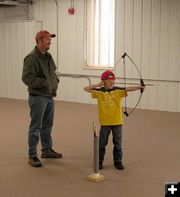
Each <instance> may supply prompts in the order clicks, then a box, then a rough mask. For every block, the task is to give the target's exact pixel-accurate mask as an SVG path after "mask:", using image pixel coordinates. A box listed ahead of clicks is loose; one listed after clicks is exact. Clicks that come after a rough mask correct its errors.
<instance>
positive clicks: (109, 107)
mask: <svg viewBox="0 0 180 197" xmlns="http://www.w3.org/2000/svg"><path fill="white" fill-rule="evenodd" d="M91 94H92V98H96V99H97V102H98V111H99V121H100V124H101V125H122V123H123V120H122V107H121V106H122V102H121V100H122V97H124V96H127V92H126V91H125V90H122V89H120V88H118V87H114V88H113V89H112V90H110V91H107V90H106V89H105V88H104V87H102V88H100V89H95V90H92V93H91Z"/></svg>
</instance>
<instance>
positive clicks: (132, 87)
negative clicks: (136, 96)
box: [126, 86, 145, 92]
mask: <svg viewBox="0 0 180 197" xmlns="http://www.w3.org/2000/svg"><path fill="white" fill-rule="evenodd" d="M144 89H145V86H129V87H126V91H127V92H129V91H136V90H144Z"/></svg>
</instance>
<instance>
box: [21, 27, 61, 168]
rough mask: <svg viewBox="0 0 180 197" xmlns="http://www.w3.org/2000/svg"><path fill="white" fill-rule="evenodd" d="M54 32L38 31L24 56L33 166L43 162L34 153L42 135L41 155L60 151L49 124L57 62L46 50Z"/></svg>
mask: <svg viewBox="0 0 180 197" xmlns="http://www.w3.org/2000/svg"><path fill="white" fill-rule="evenodd" d="M55 36H56V35H55V34H51V33H49V32H48V31H46V30H42V31H39V32H37V34H36V37H35V40H36V46H35V48H34V50H33V51H32V52H31V53H29V54H28V55H27V56H26V57H25V59H24V65H23V73H22V80H23V82H24V83H25V84H26V85H27V86H28V92H29V99H28V102H29V107H30V117H31V122H30V126H29V133H28V145H29V160H28V163H29V164H30V165H31V166H33V167H40V166H42V164H41V161H40V160H39V158H38V155H37V145H38V142H39V138H40V139H41V145H42V149H41V151H42V155H41V158H61V157H62V154H61V153H57V152H55V151H54V150H53V149H52V137H51V131H52V125H53V119H54V100H53V97H54V96H56V91H57V87H58V82H59V80H58V77H57V76H56V73H55V70H56V66H55V63H54V61H53V58H52V56H51V54H50V53H49V52H48V50H49V49H50V45H51V39H52V38H54V37H55Z"/></svg>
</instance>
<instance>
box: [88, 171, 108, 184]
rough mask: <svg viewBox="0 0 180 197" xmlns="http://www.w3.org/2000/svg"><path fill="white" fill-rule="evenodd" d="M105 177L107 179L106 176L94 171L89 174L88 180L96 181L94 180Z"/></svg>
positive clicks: (101, 179) (97, 180)
mask: <svg viewBox="0 0 180 197" xmlns="http://www.w3.org/2000/svg"><path fill="white" fill-rule="evenodd" d="M104 179H105V176H103V175H100V174H99V173H94V174H91V175H89V176H88V180H90V181H94V182H99V181H103V180H104Z"/></svg>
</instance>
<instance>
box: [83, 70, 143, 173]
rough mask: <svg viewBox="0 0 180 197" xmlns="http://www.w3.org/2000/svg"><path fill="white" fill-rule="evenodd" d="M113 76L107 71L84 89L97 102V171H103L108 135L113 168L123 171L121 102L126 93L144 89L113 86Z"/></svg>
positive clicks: (141, 87)
mask: <svg viewBox="0 0 180 197" xmlns="http://www.w3.org/2000/svg"><path fill="white" fill-rule="evenodd" d="M114 81H115V75H114V73H113V72H112V71H110V70H107V71H105V72H103V73H102V75H101V82H100V83H98V84H94V85H90V86H87V87H85V88H84V90H85V91H87V92H90V93H91V95H92V98H96V99H97V102H98V110H99V121H100V125H101V128H100V134H99V169H103V161H104V155H105V148H106V145H107V144H108V138H109V134H110V132H111V131H112V135H113V144H114V148H113V159H114V166H115V167H116V168H117V169H118V170H123V169H124V165H123V163H122V154H123V152H122V148H121V146H122V124H123V120H122V104H121V100H122V98H123V97H125V96H127V92H128V91H135V90H140V89H144V87H143V86H131V87H126V88H120V87H117V86H114Z"/></svg>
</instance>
